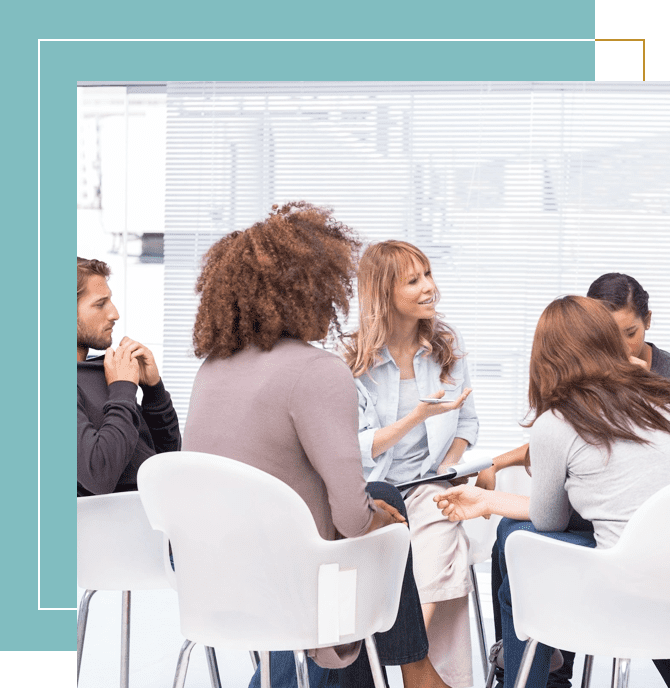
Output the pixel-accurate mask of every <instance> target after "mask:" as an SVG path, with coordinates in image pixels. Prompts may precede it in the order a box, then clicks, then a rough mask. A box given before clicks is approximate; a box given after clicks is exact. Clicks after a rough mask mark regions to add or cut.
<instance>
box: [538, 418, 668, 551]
mask: <svg viewBox="0 0 670 688" xmlns="http://www.w3.org/2000/svg"><path fill="white" fill-rule="evenodd" d="M668 416H669V417H670V414H668ZM636 434H638V435H640V436H641V437H644V438H646V439H648V440H649V442H650V443H649V444H638V443H636V442H630V441H623V440H618V441H616V442H615V443H614V444H613V447H612V453H611V455H610V456H609V458H608V457H607V452H606V451H605V450H604V449H599V448H598V447H594V446H593V445H590V444H587V443H586V442H585V441H584V440H583V439H582V438H581V437H580V436H579V435H578V434H577V432H576V431H575V430H574V428H573V427H572V426H571V425H570V424H569V423H568V422H567V421H566V420H564V418H563V417H562V415H561V414H560V413H559V412H556V413H554V412H552V411H546V412H545V413H543V414H542V415H541V416H540V417H539V418H538V419H537V420H536V421H535V424H534V425H533V427H532V429H531V436H530V455H531V456H532V457H533V480H532V481H531V497H530V520H531V521H532V522H533V525H534V526H535V527H536V528H537V529H538V530H542V531H560V530H565V528H566V527H567V525H568V520H569V518H570V511H571V506H572V508H574V509H575V510H576V511H577V512H578V513H579V514H580V516H582V517H583V518H585V519H586V520H588V521H591V522H592V523H593V528H594V534H595V538H596V546H597V547H612V545H614V544H615V543H616V542H617V540H618V539H619V537H620V535H621V532H622V531H623V528H624V526H625V525H626V523H627V522H628V520H629V519H630V517H631V516H632V515H633V514H634V513H635V511H636V510H637V508H638V507H639V506H641V505H642V503H643V502H644V501H646V500H647V499H648V498H649V497H651V496H652V495H653V494H654V493H656V492H657V491H658V490H660V489H661V488H663V487H665V486H666V485H670V434H669V433H666V432H661V431H658V430H654V431H650V430H642V429H639V428H638V429H637V431H636Z"/></svg>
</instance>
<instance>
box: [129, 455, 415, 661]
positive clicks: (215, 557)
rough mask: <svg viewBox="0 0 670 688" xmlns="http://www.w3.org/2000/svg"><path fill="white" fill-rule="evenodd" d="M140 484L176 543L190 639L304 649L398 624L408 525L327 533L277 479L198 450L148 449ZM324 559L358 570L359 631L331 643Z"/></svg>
mask: <svg viewBox="0 0 670 688" xmlns="http://www.w3.org/2000/svg"><path fill="white" fill-rule="evenodd" d="M138 485H139V490H140V494H141V496H142V502H143V504H144V507H145V509H146V512H147V515H148V517H149V520H150V522H151V524H152V526H153V527H154V528H157V529H159V530H162V531H164V532H165V533H166V534H167V536H168V538H169V539H170V542H171V543H172V551H173V555H174V562H175V569H176V579H177V594H178V596H179V610H180V619H181V630H182V633H183V634H184V636H185V637H187V638H188V639H190V640H193V641H195V642H198V643H203V644H205V645H209V646H213V645H216V644H225V645H228V646H232V647H240V648H246V649H248V648H249V647H253V648H254V649H257V650H290V649H298V648H302V649H305V648H309V647H318V646H320V645H332V644H338V643H340V642H342V643H345V642H350V641H353V640H355V639H360V638H362V637H365V636H367V635H370V634H371V633H373V632H376V631H378V630H388V628H390V627H391V625H392V624H393V623H394V621H395V616H396V614H397V608H398V602H399V598H400V586H401V582H402V577H403V572H404V568H405V563H406V559H407V551H408V547H409V533H408V531H407V528H406V527H405V526H401V525H396V526H390V527H388V528H383V529H380V530H378V531H374V532H373V533H370V534H369V535H366V536H364V537H361V538H354V539H349V540H339V541H335V542H330V541H326V540H323V539H322V538H321V537H320V536H319V534H318V532H317V529H316V525H315V523H314V519H313V517H312V514H311V512H310V511H309V508H308V507H307V505H306V504H305V502H304V501H303V500H302V499H301V498H300V497H299V495H298V494H297V493H296V492H294V491H293V490H292V489H291V488H290V487H289V486H288V485H286V484H285V483H283V482H282V481H281V480H278V479H277V478H275V477H273V476H271V475H269V474H268V473H265V472H264V471H260V470H258V469H256V468H253V467H251V466H248V465H246V464H243V463H241V462H239V461H234V460H231V459H226V458H223V457H221V456H214V455H210V454H202V453H198V452H188V451H183V452H169V453H164V454H159V455H156V456H154V457H151V458H150V459H149V460H147V461H146V462H145V463H144V464H143V465H142V467H141V469H140V472H139V475H138ZM323 564H338V565H339V569H340V571H342V570H354V569H355V570H356V574H355V575H356V583H355V630H354V632H353V633H348V634H347V633H345V634H344V635H340V636H338V640H337V642H320V641H319V611H320V610H319V572H320V569H321V566H322V565H323ZM337 580H339V578H338V576H337V575H336V576H335V585H336V586H337ZM331 582H332V580H331ZM349 582H351V581H350V579H349ZM322 593H323V589H322ZM335 594H336V596H337V593H335ZM344 594H345V591H344V589H343V590H342V591H341V592H340V597H341V595H344ZM341 601H342V600H341V599H340V602H341ZM322 602H323V598H322ZM330 602H333V600H332V599H331V600H330ZM353 602H354V601H353V600H352V603H353ZM335 604H336V606H337V604H338V601H337V600H335ZM352 608H353V607H352ZM321 611H322V612H323V606H322V609H321ZM322 618H323V616H322Z"/></svg>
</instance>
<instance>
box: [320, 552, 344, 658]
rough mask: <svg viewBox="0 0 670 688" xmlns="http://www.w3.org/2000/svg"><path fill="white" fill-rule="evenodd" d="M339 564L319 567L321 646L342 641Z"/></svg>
mask: <svg viewBox="0 0 670 688" xmlns="http://www.w3.org/2000/svg"><path fill="white" fill-rule="evenodd" d="M339 577H340V565H339V564H321V566H319V589H318V602H319V610H318V632H319V645H336V644H337V643H338V642H339V640H340V613H339V604H338V600H339Z"/></svg>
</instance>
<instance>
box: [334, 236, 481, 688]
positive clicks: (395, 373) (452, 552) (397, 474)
mask: <svg viewBox="0 0 670 688" xmlns="http://www.w3.org/2000/svg"><path fill="white" fill-rule="evenodd" d="M358 295H359V301H360V329H359V330H358V332H356V333H354V334H353V335H351V336H350V337H349V338H348V340H347V341H346V343H345V360H346V361H347V364H348V365H349V367H350V368H351V371H352V373H353V375H354V378H355V380H356V387H357V390H358V402H359V428H358V439H359V444H360V447H361V456H362V461H363V471H364V473H365V476H366V478H367V480H369V481H375V480H383V481H386V482H389V483H391V484H398V483H402V482H405V481H407V480H412V479H414V478H418V477H426V476H429V475H434V474H439V473H441V472H444V470H446V469H447V468H448V467H449V466H451V465H453V464H455V463H458V461H459V460H460V459H461V457H462V455H463V452H464V451H465V450H466V449H467V448H468V446H470V445H473V444H474V443H475V441H476V439H477V432H478V428H479V422H478V420H477V414H476V412H475V408H474V402H473V399H472V397H470V396H469V394H470V391H471V390H470V389H469V384H470V378H469V374H468V367H467V363H466V359H465V350H464V345H463V341H462V339H461V337H460V335H459V334H458V332H457V331H456V330H455V329H453V328H452V327H449V326H448V325H447V324H446V323H445V322H444V321H443V320H442V318H441V316H440V315H438V313H437V312H436V310H435V309H436V306H437V303H438V301H439V299H440V294H439V291H438V289H437V286H436V285H435V282H434V281H433V278H432V275H431V268H430V262H429V260H428V258H427V257H426V256H425V255H424V254H423V253H422V252H421V251H420V250H419V249H418V248H417V247H416V246H413V245H411V244H408V243H406V242H403V241H384V242H381V243H378V244H374V245H372V246H370V247H368V248H367V250H366V251H365V252H364V254H363V256H362V258H361V261H360V265H359V271H358ZM426 397H432V398H436V399H437V398H440V399H444V400H445V401H444V402H441V403H429V402H422V401H420V399H421V398H426ZM446 485H447V483H446V481H445V482H440V483H438V484H428V485H421V486H419V487H415V488H413V489H411V490H409V492H408V493H407V494H406V495H405V504H406V506H407V512H408V516H409V522H410V529H411V533H412V550H413V552H414V575H415V578H416V583H417V587H418V589H419V597H420V599H421V604H422V612H423V616H424V621H425V625H426V630H427V632H428V641H429V657H430V660H431V662H432V663H433V665H434V666H435V668H436V669H437V671H438V673H439V674H440V676H441V678H442V680H443V681H445V683H447V684H448V685H450V686H452V688H464V687H465V686H470V685H472V663H471V649H470V630H469V618H468V601H467V595H468V593H469V592H470V590H471V589H472V583H471V581H470V576H469V572H468V566H467V558H468V539H467V536H466V535H465V532H464V530H463V527H462V525H461V524H460V523H452V522H447V521H446V520H445V519H442V518H441V516H440V513H439V511H438V512H437V514H436V513H435V512H436V511H437V509H435V503H434V501H433V496H434V495H436V494H438V493H440V492H443V491H444V488H445V486H446Z"/></svg>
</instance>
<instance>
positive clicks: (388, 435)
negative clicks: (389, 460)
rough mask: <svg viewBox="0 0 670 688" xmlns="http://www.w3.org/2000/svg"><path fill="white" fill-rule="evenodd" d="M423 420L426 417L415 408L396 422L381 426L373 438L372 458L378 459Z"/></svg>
mask: <svg viewBox="0 0 670 688" xmlns="http://www.w3.org/2000/svg"><path fill="white" fill-rule="evenodd" d="M423 421H424V419H423V418H421V416H420V415H419V414H418V413H417V412H416V409H414V410H413V411H410V412H409V413H408V414H407V415H406V416H405V417H404V418H401V419H400V420H397V421H396V422H395V423H391V425H387V426H386V427H385V428H379V430H377V432H375V436H374V438H373V440H372V458H373V459H376V458H377V457H378V456H379V455H380V454H383V453H384V452H385V451H386V450H387V449H390V448H391V447H392V446H393V445H394V444H397V443H398V442H399V441H400V440H401V439H402V438H403V437H404V436H405V435H406V434H407V433H408V432H409V431H410V430H412V429H413V428H415V427H416V426H417V425H419V423H423Z"/></svg>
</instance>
